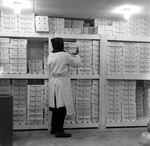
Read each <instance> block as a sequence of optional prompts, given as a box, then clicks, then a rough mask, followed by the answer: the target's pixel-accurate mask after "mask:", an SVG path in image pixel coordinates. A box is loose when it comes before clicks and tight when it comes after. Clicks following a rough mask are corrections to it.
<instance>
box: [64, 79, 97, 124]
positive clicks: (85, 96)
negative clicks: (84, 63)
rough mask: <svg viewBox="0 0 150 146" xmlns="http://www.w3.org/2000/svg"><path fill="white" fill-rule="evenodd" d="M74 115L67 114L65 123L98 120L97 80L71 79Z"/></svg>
mask: <svg viewBox="0 0 150 146" xmlns="http://www.w3.org/2000/svg"><path fill="white" fill-rule="evenodd" d="M71 87H72V96H73V101H74V105H75V112H76V113H75V115H73V116H67V117H66V119H65V123H88V122H98V121H99V81H98V80H82V79H80V80H71Z"/></svg>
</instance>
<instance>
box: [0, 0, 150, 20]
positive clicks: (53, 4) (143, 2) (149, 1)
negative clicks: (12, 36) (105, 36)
mask: <svg viewBox="0 0 150 146" xmlns="http://www.w3.org/2000/svg"><path fill="white" fill-rule="evenodd" d="M5 1H6V0H0V10H12V9H10V8H8V7H6V6H5V7H4V6H3V3H4V2H5ZM9 1H11V0H9ZM22 1H25V0H22ZM28 1H29V2H30V3H31V8H29V9H23V10H22V11H25V12H34V13H36V14H37V15H47V16H50V17H63V18H74V19H76V18H79V19H84V20H88V19H90V20H91V19H95V18H97V19H98V18H99V19H123V16H122V14H119V13H114V9H116V8H117V7H119V6H122V5H126V4H129V5H135V6H139V7H141V11H140V12H139V13H137V14H133V15H132V17H135V18H145V17H148V16H150V0H28Z"/></svg>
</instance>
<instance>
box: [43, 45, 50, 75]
mask: <svg viewBox="0 0 150 146" xmlns="http://www.w3.org/2000/svg"><path fill="white" fill-rule="evenodd" d="M43 55H44V56H43V60H44V73H45V74H46V73H48V65H47V61H48V55H49V47H48V44H47V43H44V54H43Z"/></svg>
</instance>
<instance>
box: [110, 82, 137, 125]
mask: <svg viewBox="0 0 150 146" xmlns="http://www.w3.org/2000/svg"><path fill="white" fill-rule="evenodd" d="M135 89H136V82H135V81H130V80H129V81H117V80H108V81H107V122H129V121H135V120H136V102H135Z"/></svg>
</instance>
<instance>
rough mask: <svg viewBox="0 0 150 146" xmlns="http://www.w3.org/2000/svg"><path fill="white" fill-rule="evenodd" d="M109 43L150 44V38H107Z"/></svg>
mask: <svg viewBox="0 0 150 146" xmlns="http://www.w3.org/2000/svg"><path fill="white" fill-rule="evenodd" d="M107 40H108V41H127V42H150V37H131V36H125V37H121V36H107Z"/></svg>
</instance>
